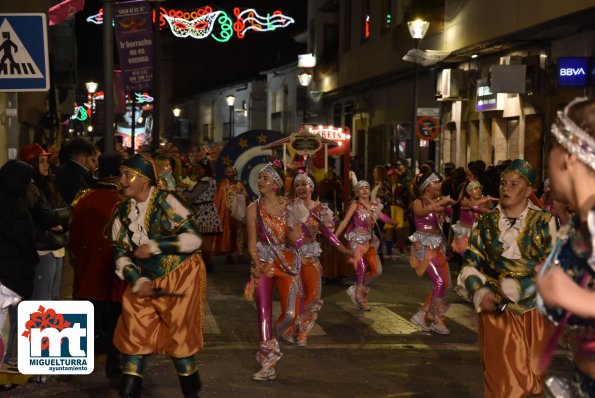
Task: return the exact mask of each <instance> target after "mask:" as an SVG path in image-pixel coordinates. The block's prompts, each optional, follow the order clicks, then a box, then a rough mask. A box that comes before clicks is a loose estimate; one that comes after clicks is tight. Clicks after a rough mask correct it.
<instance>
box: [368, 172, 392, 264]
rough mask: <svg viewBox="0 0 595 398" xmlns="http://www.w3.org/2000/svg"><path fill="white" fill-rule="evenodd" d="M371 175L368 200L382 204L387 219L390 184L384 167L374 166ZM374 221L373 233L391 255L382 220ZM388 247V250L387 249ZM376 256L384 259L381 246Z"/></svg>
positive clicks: (390, 246) (389, 243)
mask: <svg viewBox="0 0 595 398" xmlns="http://www.w3.org/2000/svg"><path fill="white" fill-rule="evenodd" d="M372 177H373V178H374V185H373V186H372V191H371V192H370V200H371V201H373V202H378V203H380V204H382V212H383V213H384V215H386V216H387V219H390V202H391V198H392V195H391V189H390V184H389V183H388V178H387V177H386V168H385V167H384V166H382V165H376V166H374V170H373V171H372ZM376 222H377V223H378V228H375V229H374V233H375V234H376V235H377V236H378V239H379V240H380V241H381V242H383V243H384V244H385V245H386V249H387V254H388V255H389V256H392V241H390V242H386V239H385V230H384V222H383V221H382V220H378V221H376ZM389 228H392V225H390V226H389ZM389 248H390V252H389V251H388V250H389ZM378 256H379V257H380V261H384V250H382V246H380V247H379V248H378Z"/></svg>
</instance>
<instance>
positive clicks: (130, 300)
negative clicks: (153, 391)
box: [110, 154, 206, 398]
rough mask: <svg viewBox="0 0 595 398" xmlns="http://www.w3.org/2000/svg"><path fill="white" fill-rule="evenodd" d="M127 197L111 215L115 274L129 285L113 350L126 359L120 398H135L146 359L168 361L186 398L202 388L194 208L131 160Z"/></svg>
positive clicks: (137, 158)
mask: <svg viewBox="0 0 595 398" xmlns="http://www.w3.org/2000/svg"><path fill="white" fill-rule="evenodd" d="M121 172H122V177H121V179H120V184H121V186H122V191H123V194H124V195H125V196H126V197H127V199H125V200H124V201H122V203H121V204H120V206H119V207H118V209H117V210H116V213H115V214H114V218H113V221H112V223H111V232H110V238H111V242H112V246H113V251H114V256H115V262H116V274H117V275H118V276H119V277H120V278H122V279H126V280H127V281H128V282H129V283H130V284H129V286H128V287H127V289H126V291H125V292H124V295H123V297H122V315H121V317H120V319H119V321H118V325H117V326H116V330H115V333H114V344H115V346H116V347H117V348H118V350H119V351H120V352H121V353H123V354H124V362H123V370H122V380H121V384H120V395H119V396H120V397H123V398H124V397H130V398H134V397H140V390H141V385H142V377H143V373H144V366H145V358H146V356H147V355H150V354H161V355H169V356H170V357H171V358H172V360H173V362H174V366H175V368H176V371H177V373H178V377H179V379H180V383H181V386H182V392H183V394H184V397H193V398H194V397H197V396H198V392H199V390H200V387H201V382H200V377H199V374H198V369H197V366H196V362H195V359H194V355H195V354H196V353H197V352H198V351H199V350H200V349H201V348H202V346H203V337H202V331H203V316H204V305H205V293H206V274H205V267H204V263H203V261H202V259H201V257H200V254H199V252H198V248H199V247H200V245H201V243H202V240H201V238H200V237H199V236H198V232H197V230H196V228H195V226H194V218H195V214H194V212H193V210H192V208H191V207H190V206H189V205H187V204H186V203H185V202H184V200H183V199H181V198H179V197H178V196H176V194H175V193H172V192H168V191H166V190H163V189H161V188H160V187H159V186H157V178H156V173H155V167H154V164H153V160H152V159H151V158H150V157H149V156H148V155H140V154H139V155H134V156H132V157H131V158H129V159H126V160H125V161H124V162H123V163H122V167H121Z"/></svg>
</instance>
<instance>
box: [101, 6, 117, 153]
mask: <svg viewBox="0 0 595 398" xmlns="http://www.w3.org/2000/svg"><path fill="white" fill-rule="evenodd" d="M113 19H114V10H113V8H112V0H103V26H102V29H103V30H102V33H103V103H104V105H105V109H104V115H103V121H104V127H103V128H104V130H103V152H104V153H113V152H114V149H115V148H114V32H113V30H112V20H113Z"/></svg>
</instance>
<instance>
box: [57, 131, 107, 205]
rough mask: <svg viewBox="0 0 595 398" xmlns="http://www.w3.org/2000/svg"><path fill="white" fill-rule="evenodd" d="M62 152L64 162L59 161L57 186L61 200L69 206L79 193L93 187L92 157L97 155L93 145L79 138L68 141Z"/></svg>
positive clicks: (93, 165)
mask: <svg viewBox="0 0 595 398" xmlns="http://www.w3.org/2000/svg"><path fill="white" fill-rule="evenodd" d="M62 150H63V153H64V161H62V160H61V164H62V166H61V168H60V171H59V178H58V186H59V188H60V193H61V194H62V198H63V199H64V200H65V201H66V203H69V204H70V203H72V201H73V200H74V198H75V196H76V195H77V194H78V193H79V192H80V191H82V190H83V189H87V188H91V186H92V185H93V179H92V174H91V173H92V171H94V169H95V168H96V166H95V164H96V163H95V160H94V157H97V156H99V155H98V153H97V148H96V147H95V145H93V144H92V143H91V142H89V141H87V140H86V139H84V138H81V137H77V138H75V139H73V140H72V141H70V142H69V143H68V144H67V145H66V147H65V148H63V149H62Z"/></svg>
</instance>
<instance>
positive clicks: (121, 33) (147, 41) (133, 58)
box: [114, 0, 153, 92]
mask: <svg viewBox="0 0 595 398" xmlns="http://www.w3.org/2000/svg"><path fill="white" fill-rule="evenodd" d="M114 22H115V24H114V29H115V37H116V45H117V46H118V55H119V57H120V67H121V69H122V77H123V79H122V83H123V85H124V89H125V90H126V91H127V92H134V91H142V90H150V89H151V87H152V85H153V23H152V20H151V7H150V5H149V2H148V1H146V0H140V1H129V2H125V3H124V2H121V3H114Z"/></svg>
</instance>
